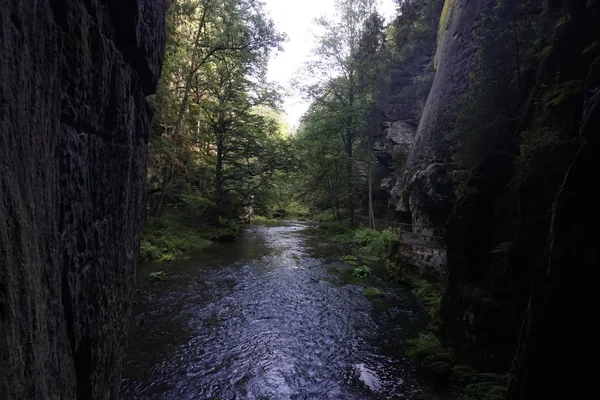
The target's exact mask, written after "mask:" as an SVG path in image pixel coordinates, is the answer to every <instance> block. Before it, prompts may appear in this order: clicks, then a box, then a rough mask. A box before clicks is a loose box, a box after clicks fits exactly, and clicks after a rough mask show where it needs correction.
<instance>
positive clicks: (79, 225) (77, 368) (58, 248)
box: [0, 0, 166, 399]
mask: <svg viewBox="0 0 600 400" xmlns="http://www.w3.org/2000/svg"><path fill="white" fill-rule="evenodd" d="M165 8H166V4H165V1H164V0H138V1H133V0H131V1H120V2H119V1H109V0H104V1H102V0H86V1H76V0H45V1H44V0H42V1H35V0H1V1H0V10H1V12H0V53H1V54H2V57H1V59H0V171H1V172H0V360H2V366H1V367H0V398H2V399H75V398H77V399H110V398H115V397H116V396H117V393H118V387H119V381H120V365H121V359H122V355H123V349H124V346H125V341H126V340H125V336H126V327H127V324H128V319H129V314H130V311H129V308H130V307H129V304H130V300H131V295H132V290H133V282H134V277H135V268H136V263H137V258H138V248H139V238H140V229H141V216H142V194H143V189H144V184H145V167H146V156H147V150H146V147H147V146H146V143H147V132H148V128H149V123H150V118H151V111H150V108H149V106H148V104H147V102H146V99H145V97H146V96H147V95H148V94H151V93H153V91H154V90H155V85H156V82H157V80H158V76H159V73H160V66H161V63H162V56H163V52H164V42H165V28H164V25H165V24H164V18H165Z"/></svg>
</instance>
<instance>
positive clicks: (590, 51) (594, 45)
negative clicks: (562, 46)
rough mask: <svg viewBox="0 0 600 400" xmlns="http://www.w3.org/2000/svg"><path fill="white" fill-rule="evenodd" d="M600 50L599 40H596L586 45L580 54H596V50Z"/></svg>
mask: <svg viewBox="0 0 600 400" xmlns="http://www.w3.org/2000/svg"><path fill="white" fill-rule="evenodd" d="M599 50H600V40H596V41H595V42H593V43H592V44H590V45H589V46H588V47H586V48H585V49H584V50H583V51H582V52H581V54H582V55H585V54H597V53H598V51H599Z"/></svg>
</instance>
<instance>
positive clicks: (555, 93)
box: [547, 81, 583, 107]
mask: <svg viewBox="0 0 600 400" xmlns="http://www.w3.org/2000/svg"><path fill="white" fill-rule="evenodd" d="M582 93H583V83H582V82H581V81H567V82H564V83H562V84H561V85H559V86H558V87H557V88H555V89H554V90H551V91H549V93H548V103H547V104H548V106H550V107H558V106H560V105H561V104H564V103H566V102H567V101H569V100H570V99H572V98H573V97H575V96H578V95H581V94H582Z"/></svg>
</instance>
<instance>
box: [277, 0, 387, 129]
mask: <svg viewBox="0 0 600 400" xmlns="http://www.w3.org/2000/svg"><path fill="white" fill-rule="evenodd" d="M379 1H380V5H379V11H380V13H381V14H383V15H384V16H385V17H386V20H387V21H389V20H390V18H391V17H392V16H393V15H395V13H396V11H395V3H394V1H393V0H379ZM334 2H335V0H301V1H298V0H266V6H267V10H268V12H269V14H270V16H271V18H272V19H273V21H274V22H275V26H276V27H277V29H278V30H279V31H280V32H283V33H285V34H286V35H287V37H288V40H287V42H286V43H284V44H283V49H284V51H283V52H280V53H277V54H275V55H274V56H273V58H272V59H271V60H270V62H269V71H268V79H269V80H271V81H274V82H276V83H278V84H279V85H281V86H282V87H284V88H285V89H286V91H287V93H288V94H287V96H286V97H285V101H284V104H283V109H284V111H285V112H286V114H287V120H288V123H289V124H290V125H291V126H293V127H297V126H298V123H299V121H300V117H302V115H303V114H304V113H305V112H306V110H307V109H308V103H307V102H304V101H303V100H302V97H301V95H300V94H299V93H295V91H294V89H293V88H292V87H290V80H291V79H292V78H294V77H295V76H296V74H297V73H298V71H299V69H300V67H301V66H302V64H303V63H304V62H305V61H307V60H308V59H310V53H311V50H312V49H313V48H315V47H316V45H315V39H314V34H313V33H312V32H314V31H315V26H314V24H313V21H314V19H315V18H317V17H320V16H323V15H324V16H328V15H332V14H333V13H334Z"/></svg>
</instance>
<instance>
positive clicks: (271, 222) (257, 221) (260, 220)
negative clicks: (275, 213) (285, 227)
mask: <svg viewBox="0 0 600 400" xmlns="http://www.w3.org/2000/svg"><path fill="white" fill-rule="evenodd" d="M250 223H251V224H252V225H267V226H275V225H279V224H281V222H280V221H279V220H277V219H273V218H267V217H263V216H262V215H253V216H252V217H250Z"/></svg>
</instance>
